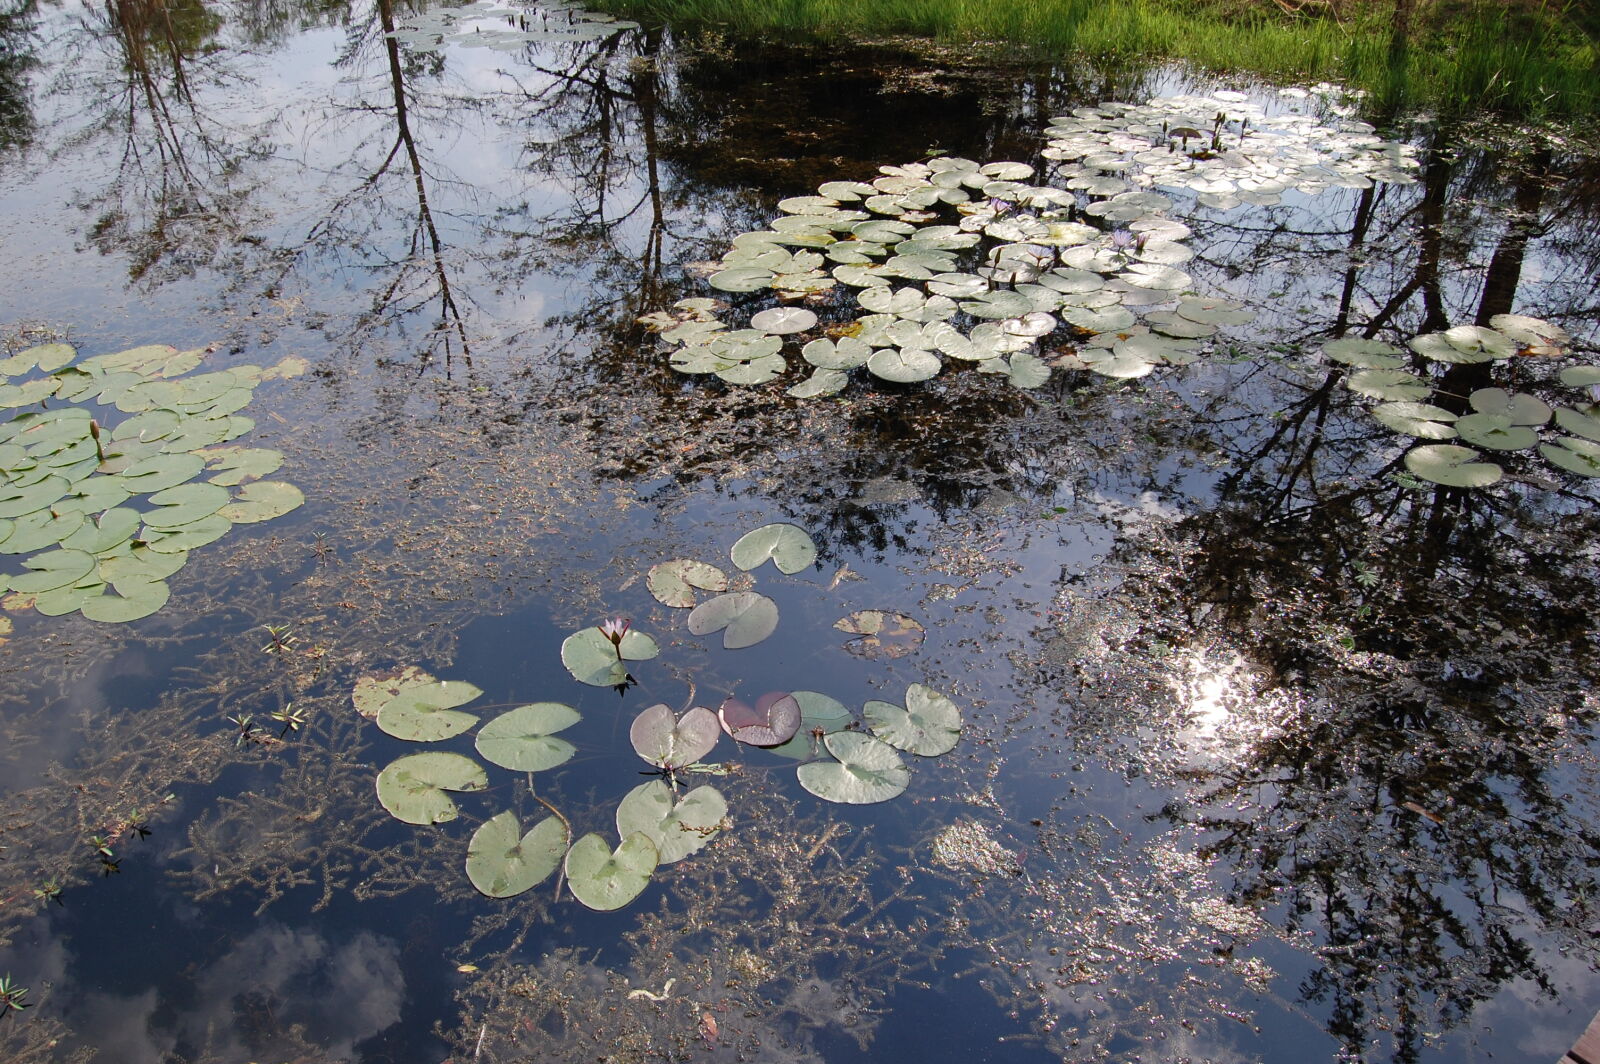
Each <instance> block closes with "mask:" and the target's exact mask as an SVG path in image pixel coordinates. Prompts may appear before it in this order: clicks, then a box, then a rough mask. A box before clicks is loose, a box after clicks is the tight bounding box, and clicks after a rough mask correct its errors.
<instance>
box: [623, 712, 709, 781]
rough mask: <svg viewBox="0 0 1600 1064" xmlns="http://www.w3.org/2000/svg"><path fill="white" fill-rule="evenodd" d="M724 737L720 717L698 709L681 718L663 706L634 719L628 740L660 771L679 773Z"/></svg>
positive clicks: (635, 750)
mask: <svg viewBox="0 0 1600 1064" xmlns="http://www.w3.org/2000/svg"><path fill="white" fill-rule="evenodd" d="M721 736H722V726H721V724H720V723H719V722H718V721H717V715H716V714H715V713H713V712H711V711H710V710H709V709H706V708H705V707H703V706H695V707H693V708H691V709H689V710H688V711H686V712H685V713H684V715H683V716H682V717H681V718H679V717H678V716H677V715H676V714H674V713H673V712H672V709H671V708H670V707H669V706H668V705H667V704H666V703H664V702H658V703H657V704H656V705H653V706H650V707H649V708H647V709H645V710H644V711H643V712H641V713H640V714H639V715H638V716H637V717H635V718H634V719H633V724H632V726H630V727H629V729H628V740H629V741H630V742H631V743H632V744H633V749H634V752H635V753H637V754H638V755H639V756H640V757H642V758H644V759H645V760H646V761H648V762H649V763H650V764H652V765H654V766H655V767H656V768H659V769H667V770H670V771H676V770H678V769H681V768H684V767H686V766H688V765H692V764H694V763H695V762H696V761H699V760H700V759H701V758H703V757H705V756H706V755H707V754H709V753H710V752H711V751H712V750H713V749H714V748H715V747H716V745H717V740H718V739H719V738H721Z"/></svg>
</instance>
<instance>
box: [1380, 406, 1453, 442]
mask: <svg viewBox="0 0 1600 1064" xmlns="http://www.w3.org/2000/svg"><path fill="white" fill-rule="evenodd" d="M1372 416H1373V417H1375V418H1377V419H1378V420H1379V421H1380V422H1382V423H1383V424H1384V425H1385V426H1387V427H1388V428H1391V429H1393V430H1394V431H1395V432H1403V433H1405V434H1406V435H1407V436H1416V437H1418V438H1420V439H1425V440H1450V439H1454V438H1455V435H1456V430H1455V426H1454V425H1453V424H1451V423H1452V422H1453V421H1455V419H1456V415H1455V414H1453V413H1451V412H1450V411H1448V410H1446V409H1444V408H1443V407H1438V406H1434V405H1432V404H1431V403H1405V402H1399V403H1379V404H1378V405H1377V406H1375V407H1373V408H1372Z"/></svg>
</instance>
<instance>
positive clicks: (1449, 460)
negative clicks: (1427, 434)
mask: <svg viewBox="0 0 1600 1064" xmlns="http://www.w3.org/2000/svg"><path fill="white" fill-rule="evenodd" d="M1481 457H1482V455H1480V454H1479V453H1478V452H1477V451H1474V450H1473V449H1472V448H1470V447H1462V446H1459V445H1457V444H1453V443H1425V444H1421V445H1419V446H1416V447H1413V448H1411V450H1409V451H1407V452H1406V455H1405V463H1406V468H1407V469H1409V470H1410V471H1411V472H1412V473H1413V474H1415V475H1416V476H1419V477H1421V478H1422V479H1424V480H1431V481H1433V482H1434V483H1435V484H1443V485H1445V486H1447V487H1452V488H1486V487H1488V486H1490V485H1491V484H1496V483H1499V481H1500V477H1501V476H1502V475H1503V473H1504V470H1502V469H1501V468H1500V467H1499V466H1497V465H1495V464H1494V463H1493V462H1479V461H1477V459H1479V458H1481Z"/></svg>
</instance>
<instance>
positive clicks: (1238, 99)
mask: <svg viewBox="0 0 1600 1064" xmlns="http://www.w3.org/2000/svg"><path fill="white" fill-rule="evenodd" d="M1244 101H1245V97H1244V96H1243V94H1241V93H1233V92H1227V91H1223V92H1218V93H1216V94H1215V95H1213V96H1212V97H1207V98H1198V97H1191V96H1180V97H1169V98H1158V99H1154V100H1151V101H1149V102H1148V103H1147V104H1144V105H1142V106H1135V105H1131V104H1105V105H1102V106H1100V107H1085V108H1079V109H1078V110H1077V111H1075V112H1074V113H1073V114H1072V115H1067V116H1060V117H1057V118H1055V119H1053V120H1052V124H1051V126H1050V128H1049V131H1048V132H1049V135H1050V138H1051V140H1050V147H1049V148H1048V149H1047V150H1046V151H1045V152H1044V155H1045V156H1046V157H1047V158H1049V159H1051V160H1052V161H1054V162H1055V163H1056V164H1057V165H1056V168H1055V172H1054V173H1053V175H1051V176H1050V178H1049V179H1048V180H1047V181H1045V182H1043V183H1036V182H1035V179H1036V176H1037V175H1036V174H1035V172H1034V169H1033V168H1032V167H1031V166H1028V165H1026V164H1024V163H1016V162H995V163H988V164H985V165H979V164H978V163H976V162H974V161H972V160H970V159H961V158H952V157H940V158H934V159H929V160H927V161H926V162H918V163H911V164H907V165H904V166H884V167H880V176H878V177H877V178H875V179H874V180H873V181H871V182H870V183H864V182H855V181H830V182H826V183H824V184H822V185H821V186H819V187H818V189H817V194H816V195H814V196H795V197H791V198H789V199H785V200H782V201H780V202H779V204H778V207H779V209H780V210H781V211H783V216H782V217H780V218H777V219H775V220H774V221H773V222H772V224H771V227H770V229H767V230H763V231H759V232H751V233H743V234H741V235H740V236H738V237H736V238H735V239H734V241H733V247H732V249H731V250H730V251H729V252H728V253H727V254H725V255H724V256H723V257H722V259H721V260H720V261H719V262H717V263H715V264H713V265H714V267H715V268H714V270H713V272H711V273H710V275H709V278H708V283H709V284H710V285H711V287H712V288H715V289H718V290H719V291H723V292H728V293H735V294H745V293H756V292H763V291H765V290H769V289H770V290H771V291H773V292H774V293H775V294H776V298H777V302H778V305H776V306H770V307H766V308H764V309H761V310H758V311H756V312H755V313H753V314H752V315H751V316H750V317H749V319H748V325H747V327H745V328H742V329H730V328H729V327H728V323H727V322H725V321H724V320H723V318H722V317H721V315H722V314H723V312H725V311H727V310H729V309H730V308H729V305H728V304H727V303H725V302H723V301H722V300H720V299H716V298H711V297H694V298H689V299H684V300H680V301H679V302H678V303H676V304H674V305H673V307H672V308H671V310H669V311H657V312H654V313H651V314H647V315H645V316H644V317H642V318H640V319H639V320H640V322H641V323H642V324H644V325H645V326H646V327H647V328H649V329H652V330H654V331H656V332H657V333H659V334H660V337H661V339H662V340H663V341H664V342H665V343H666V344H667V345H668V346H669V347H670V348H672V351H671V354H670V363H671V365H672V367H673V369H675V370H677V371H679V372H681V373H686V374H712V375H715V376H717V377H719V378H721V379H722V380H724V381H726V382H728V383H730V384H742V385H754V384H765V383H768V382H771V381H773V380H776V379H778V378H779V377H781V376H783V375H784V374H785V373H786V372H787V371H788V369H789V365H790V363H789V359H788V358H787V357H786V356H785V354H784V350H785V348H786V347H798V352H799V355H800V357H801V359H802V360H803V361H804V362H805V363H807V364H808V365H809V366H810V367H811V374H810V376H809V377H807V378H806V379H805V380H803V381H801V382H799V383H797V384H794V385H792V386H791V387H790V388H789V389H788V394H789V395H791V396H794V397H796V398H816V397H819V396H826V395H833V394H836V393H838V392H839V391H841V390H842V389H843V388H844V387H845V386H846V384H848V382H849V380H850V372H851V371H852V370H855V369H857V368H863V367H864V368H865V370H866V371H867V372H868V373H869V374H871V375H872V376H874V377H877V378H879V379H881V380H885V381H891V382H894V383H900V384H909V383H915V382H918V381H925V380H928V379H930V378H932V377H934V376H936V375H937V374H939V373H940V372H941V370H942V369H943V368H944V367H945V366H946V365H947V364H949V363H950V362H952V361H955V362H970V363H973V364H975V365H976V367H977V368H978V369H979V370H980V371H982V372H988V373H995V374H1000V375H1003V376H1005V377H1006V379H1007V380H1008V381H1009V382H1010V383H1011V384H1013V385H1015V386H1017V387H1019V388H1036V387H1039V386H1040V385H1042V384H1044V383H1045V382H1046V381H1048V380H1049V378H1050V374H1051V371H1052V370H1053V369H1058V368H1059V369H1064V370H1086V371H1090V372H1094V373H1098V374H1101V375H1104V376H1107V377H1112V378H1118V379H1125V378H1133V377H1141V376H1144V375H1146V374H1148V373H1150V372H1152V371H1153V370H1154V369H1155V368H1156V367H1157V366H1160V365H1182V364H1186V363H1189V362H1192V361H1194V360H1195V359H1196V358H1197V357H1198V352H1199V350H1200V349H1201V347H1202V345H1203V344H1204V343H1205V342H1207V341H1208V340H1209V339H1210V338H1211V337H1212V336H1214V335H1215V334H1216V332H1217V330H1218V328H1219V327H1221V326H1227V325H1242V324H1245V323H1247V322H1249V321H1251V320H1252V319H1253V318H1254V314H1253V313H1251V312H1250V311H1247V310H1245V309H1244V308H1242V307H1240V306H1238V305H1236V304H1233V303H1229V302H1227V301H1224V300H1218V299H1211V298H1207V297H1204V296H1201V295H1196V294H1194V293H1193V292H1192V291H1191V290H1190V289H1191V285H1192V282H1193V278H1191V277H1190V275H1189V274H1188V273H1186V272H1184V271H1183V270H1181V269H1179V268H1178V267H1179V266H1181V265H1182V264H1184V263H1185V262H1187V261H1189V260H1190V259H1191V258H1193V257H1194V252H1193V251H1192V250H1191V249H1190V248H1189V247H1188V246H1186V245H1185V244H1184V243H1183V241H1185V240H1186V239H1187V238H1188V237H1189V236H1191V235H1192V233H1191V230H1190V229H1189V227H1188V226H1186V225H1184V224H1183V223H1182V222H1180V221H1177V220H1176V219H1174V218H1172V217H1169V216H1168V213H1167V212H1168V211H1169V210H1170V209H1171V208H1172V207H1173V206H1174V204H1175V201H1174V199H1173V197H1172V196H1169V195H1167V194H1165V193H1163V192H1158V191H1155V188H1156V187H1158V186H1159V187H1166V188H1175V189H1179V190H1182V191H1183V192H1184V193H1185V194H1186V195H1189V194H1192V195H1195V196H1196V197H1197V201H1198V202H1199V203H1200V204H1201V205H1203V206H1209V207H1215V208H1228V207H1232V206H1237V205H1239V204H1241V203H1258V204H1266V203H1275V202H1278V201H1279V200H1280V199H1281V196H1282V195H1283V194H1284V193H1285V192H1287V191H1289V190H1291V189H1293V190H1296V191H1298V192H1300V193H1302V194H1313V193H1315V192H1317V191H1320V190H1322V189H1324V188H1328V187H1335V186H1337V187H1362V186H1365V185H1368V184H1371V183H1372V182H1374V181H1387V182H1404V181H1412V180H1415V175H1414V171H1415V169H1416V161H1415V159H1413V158H1412V157H1411V149H1410V148H1409V147H1408V146H1405V145H1400V144H1394V143H1390V142H1386V141H1383V140H1381V139H1379V138H1378V137H1376V135H1375V134H1374V133H1373V132H1372V128H1371V127H1370V126H1366V125H1365V124H1363V123H1358V122H1350V121H1345V122H1342V123H1341V124H1340V125H1339V126H1338V127H1336V128H1330V127H1324V126H1320V125H1318V124H1317V123H1316V122H1315V121H1314V120H1313V119H1311V118H1310V117H1308V116H1306V115H1303V114H1298V113H1285V114H1268V113H1267V112H1266V111H1264V110H1263V109H1262V108H1259V107H1255V106H1252V105H1249V104H1246V103H1245V102H1244ZM1222 108H1226V109H1227V110H1222ZM1202 125H1203V126H1204V129H1202V128H1200V126H1202ZM841 286H842V288H841ZM843 290H853V292H851V293H850V294H848V295H845V296H843V297H841V296H840V291H843ZM801 302H805V303H809V304H812V305H813V306H821V307H823V309H824V311H825V312H826V311H827V310H829V309H830V308H831V309H832V310H833V311H834V314H835V315H836V316H837V318H838V320H836V321H834V322H831V323H827V324H825V323H824V322H823V321H822V318H821V317H819V315H818V314H817V312H816V311H815V310H812V309H810V308H809V307H806V306H800V305H796V304H799V303H801ZM857 311H860V312H863V313H856V312H857ZM1141 314H1142V316H1143V319H1144V320H1143V321H1142V322H1140V321H1139V317H1140V315H1141Z"/></svg>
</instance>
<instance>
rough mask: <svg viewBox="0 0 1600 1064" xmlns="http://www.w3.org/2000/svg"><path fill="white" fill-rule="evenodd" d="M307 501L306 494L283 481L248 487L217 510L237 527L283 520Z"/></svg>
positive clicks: (255, 482) (270, 481)
mask: <svg viewBox="0 0 1600 1064" xmlns="http://www.w3.org/2000/svg"><path fill="white" fill-rule="evenodd" d="M305 501H306V497H305V494H304V493H303V492H302V491H301V490H300V489H299V488H297V487H295V486H294V485H293V484H287V483H285V482H283V481H281V480H257V481H254V482H252V483H249V484H245V485H244V486H242V487H241V488H240V489H239V493H238V494H237V495H235V496H234V497H233V501H232V502H230V503H228V504H227V505H226V506H223V507H221V508H219V509H218V510H217V513H219V514H220V515H221V516H223V517H226V518H227V519H228V520H230V521H232V522H233V523H234V524H247V523H253V522H256V521H270V520H272V519H273V518H274V517H282V516H283V515H284V514H286V513H288V512H289V511H290V510H293V509H295V508H296V507H298V506H300V505H301V504H302V503H304V502H305Z"/></svg>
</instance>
